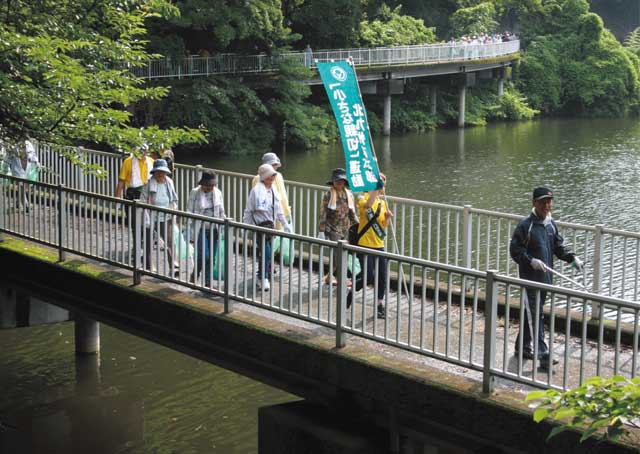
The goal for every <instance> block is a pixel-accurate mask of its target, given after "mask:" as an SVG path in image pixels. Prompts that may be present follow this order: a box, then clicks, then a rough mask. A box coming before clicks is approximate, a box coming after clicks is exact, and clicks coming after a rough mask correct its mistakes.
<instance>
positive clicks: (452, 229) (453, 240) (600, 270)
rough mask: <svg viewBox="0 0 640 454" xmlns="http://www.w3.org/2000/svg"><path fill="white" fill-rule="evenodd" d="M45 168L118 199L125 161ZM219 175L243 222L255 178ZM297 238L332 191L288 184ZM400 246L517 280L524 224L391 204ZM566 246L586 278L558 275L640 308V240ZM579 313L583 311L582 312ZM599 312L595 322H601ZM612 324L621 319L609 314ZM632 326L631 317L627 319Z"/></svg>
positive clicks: (194, 171)
mask: <svg viewBox="0 0 640 454" xmlns="http://www.w3.org/2000/svg"><path fill="white" fill-rule="evenodd" d="M37 150H38V155H39V157H40V161H41V162H42V163H43V164H44V166H45V168H46V171H45V172H43V174H42V177H41V179H42V181H44V182H47V183H51V184H64V185H65V186H66V187H70V188H73V189H79V190H86V191H93V192H98V193H101V194H104V195H113V194H114V190H115V187H116V184H117V179H118V170H119V168H120V164H121V160H122V158H123V157H122V156H120V155H116V154H110V153H103V152H96V151H90V150H84V149H79V150H78V153H79V155H81V157H82V159H84V160H85V162H87V163H93V164H100V165H103V166H104V168H105V169H106V173H105V174H106V178H104V179H99V178H96V177H95V176H94V175H91V174H86V173H83V172H82V170H81V169H79V168H76V167H74V166H73V165H71V164H70V163H69V162H68V161H66V160H65V159H64V158H61V157H59V156H58V155H57V154H56V153H55V152H53V151H52V150H51V149H50V148H49V147H47V146H39V145H38V146H37ZM175 167H176V168H175V175H174V183H175V185H176V190H177V192H178V196H179V198H180V201H179V208H180V209H185V207H186V200H187V197H188V195H189V191H190V190H191V189H192V188H194V187H195V186H196V185H197V182H198V181H199V178H200V174H201V172H202V171H203V170H205V168H203V167H202V166H189V165H182V164H176V166H175ZM207 170H215V172H216V173H218V176H219V182H218V186H219V188H220V189H221V191H222V193H223V196H224V203H225V208H226V212H227V215H228V216H230V217H232V218H234V219H242V213H243V210H244V207H245V202H246V198H247V197H248V195H249V192H250V190H251V187H252V185H251V181H252V179H253V175H247V174H242V173H237V172H228V171H224V170H218V169H207ZM286 187H287V191H288V194H289V201H290V205H291V208H292V217H293V224H294V230H295V232H298V233H300V234H302V235H305V236H314V237H315V236H317V225H318V222H317V221H318V216H319V213H320V206H321V203H322V196H323V194H324V192H325V191H326V190H327V189H326V186H320V185H314V184H308V183H300V182H294V181H287V182H286ZM388 201H389V204H390V208H391V210H392V211H393V212H394V213H395V216H394V217H393V218H392V224H393V231H395V233H396V237H397V247H396V244H394V243H393V242H390V243H389V244H387V247H386V249H387V250H390V251H391V252H393V253H396V254H399V255H403V256H407V257H412V258H418V259H425V260H429V261H434V262H441V263H445V264H449V265H454V266H461V267H465V268H473V269H478V270H487V269H494V270H496V271H497V272H499V273H500V274H504V275H507V276H512V277H517V275H518V271H517V266H516V264H515V263H514V262H513V260H512V259H511V257H510V256H509V242H510V239H511V235H512V233H513V230H514V229H515V227H516V225H517V223H518V222H519V220H520V219H522V216H520V215H515V214H507V213H501V212H497V211H490V210H483V209H478V208H473V207H472V206H470V205H466V206H464V207H461V206H455V205H448V204H441V203H433V202H426V201H420V200H413V199H406V198H401V197H393V196H388ZM558 226H559V227H560V229H561V233H562V234H563V235H564V237H565V240H566V241H567V243H568V244H570V245H571V246H572V248H573V249H574V251H575V252H576V253H577V254H578V255H579V256H580V257H581V258H582V259H583V261H584V262H585V266H584V270H583V272H582V273H581V274H576V272H575V271H573V270H572V269H570V267H569V266H566V265H565V263H564V262H560V263H559V267H558V268H557V269H558V271H559V272H561V273H562V274H565V275H567V276H569V277H571V278H572V279H573V280H576V279H577V280H579V281H581V282H582V284H583V285H584V287H586V288H587V289H589V290H591V291H593V292H594V293H600V294H602V295H608V296H613V297H617V298H621V299H624V300H630V301H637V300H640V234H639V233H635V232H627V231H624V230H619V229H612V228H607V227H605V226H604V225H595V226H590V225H582V224H575V223H568V222H558ZM557 283H558V284H559V285H560V286H566V287H569V288H577V289H580V290H584V288H583V287H576V286H575V285H574V284H572V283H571V282H569V281H568V280H565V279H557ZM575 309H577V310H579V311H581V310H582V307H581V306H579V305H577V306H576V307H575ZM599 310H600V309H599V308H598V307H595V308H594V310H593V311H592V308H591V306H589V307H588V311H589V314H590V315H592V316H595V317H599V316H600V315H601V314H600V312H599ZM604 315H605V317H606V316H609V315H611V316H613V315H615V313H614V312H612V311H608V312H607V311H605V312H604ZM623 319H624V321H626V322H629V323H631V322H633V316H632V314H626V313H625V314H623Z"/></svg>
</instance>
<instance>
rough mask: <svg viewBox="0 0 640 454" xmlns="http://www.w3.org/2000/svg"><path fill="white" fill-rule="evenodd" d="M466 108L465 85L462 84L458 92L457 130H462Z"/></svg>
mask: <svg viewBox="0 0 640 454" xmlns="http://www.w3.org/2000/svg"><path fill="white" fill-rule="evenodd" d="M466 107H467V84H466V83H462V84H461V85H460V87H459V90H458V128H464V122H465V115H466Z"/></svg>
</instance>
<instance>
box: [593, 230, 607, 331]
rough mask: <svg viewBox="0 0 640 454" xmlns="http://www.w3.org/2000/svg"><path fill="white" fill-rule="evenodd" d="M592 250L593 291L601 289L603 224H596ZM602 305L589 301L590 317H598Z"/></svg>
mask: <svg viewBox="0 0 640 454" xmlns="http://www.w3.org/2000/svg"><path fill="white" fill-rule="evenodd" d="M595 227H596V231H595V237H594V248H593V249H594V250H593V287H592V290H593V293H600V291H601V290H602V252H603V248H602V246H603V243H604V225H603V224H596V226H595ZM601 311H602V307H601V306H600V304H598V303H591V318H593V319H600V316H601Z"/></svg>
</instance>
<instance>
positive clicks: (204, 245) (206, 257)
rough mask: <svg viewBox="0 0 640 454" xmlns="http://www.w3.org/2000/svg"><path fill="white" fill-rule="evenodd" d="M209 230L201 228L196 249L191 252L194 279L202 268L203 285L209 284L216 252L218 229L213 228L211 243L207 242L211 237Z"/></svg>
mask: <svg viewBox="0 0 640 454" xmlns="http://www.w3.org/2000/svg"><path fill="white" fill-rule="evenodd" d="M211 230H212V229H205V228H201V229H200V233H199V234H198V240H197V241H196V250H195V251H194V254H193V260H194V261H195V272H194V277H195V279H194V280H198V279H199V278H200V273H201V272H202V271H203V270H204V285H205V286H207V287H208V286H209V285H210V284H211V274H212V273H213V266H212V265H213V263H214V261H215V259H216V255H217V253H218V229H216V228H214V229H213V245H211V244H209V243H210V239H211Z"/></svg>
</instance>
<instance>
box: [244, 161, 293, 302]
mask: <svg viewBox="0 0 640 454" xmlns="http://www.w3.org/2000/svg"><path fill="white" fill-rule="evenodd" d="M277 173H278V172H276V170H275V169H274V168H273V167H272V166H271V165H270V164H262V165H261V166H260V167H258V177H259V179H260V181H259V182H258V184H256V185H255V186H254V187H253V189H252V190H251V192H250V193H249V198H248V199H247V206H246V207H245V209H244V216H243V218H242V222H244V223H245V224H252V225H257V226H261V227H267V228H270V229H273V228H275V226H276V222H280V223H281V224H282V225H283V226H285V228H284V229H285V231H290V230H291V227H290V226H289V224H288V223H287V220H286V218H285V216H284V212H283V211H282V202H281V200H280V195H279V194H278V191H276V190H275V187H274V181H275V179H276V175H277ZM257 236H258V240H257V248H258V276H257V278H258V279H257V284H258V288H262V289H263V290H265V291H268V290H269V288H270V284H269V281H270V280H271V236H269V235H266V234H258V235H257ZM263 245H264V257H263V256H262V252H263V251H262V247H263Z"/></svg>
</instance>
